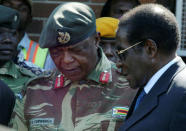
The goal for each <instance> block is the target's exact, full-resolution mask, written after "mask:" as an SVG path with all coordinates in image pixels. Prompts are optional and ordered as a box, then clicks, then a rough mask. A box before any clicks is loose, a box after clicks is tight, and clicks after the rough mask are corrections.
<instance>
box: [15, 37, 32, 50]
mask: <svg viewBox="0 0 186 131" xmlns="http://www.w3.org/2000/svg"><path fill="white" fill-rule="evenodd" d="M28 43H30V39H29V37H28V35H27V33H25V34H24V37H23V38H22V39H21V41H20V42H19V44H18V46H17V49H18V50H21V49H22V48H25V49H26V50H28V48H29V44H28Z"/></svg>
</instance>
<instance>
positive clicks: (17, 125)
mask: <svg viewBox="0 0 186 131" xmlns="http://www.w3.org/2000/svg"><path fill="white" fill-rule="evenodd" d="M25 100H26V95H25V96H24V98H22V99H18V98H17V99H16V103H15V107H14V111H13V114H12V118H11V121H10V123H9V126H10V127H12V128H14V129H16V130H17V131H28V128H27V123H26V119H25V117H24V104H25Z"/></svg>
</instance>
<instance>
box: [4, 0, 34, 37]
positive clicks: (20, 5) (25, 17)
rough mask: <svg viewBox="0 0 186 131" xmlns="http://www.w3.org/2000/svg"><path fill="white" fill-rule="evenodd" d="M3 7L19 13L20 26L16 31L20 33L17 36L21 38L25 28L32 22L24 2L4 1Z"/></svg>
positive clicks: (21, 0)
mask: <svg viewBox="0 0 186 131" xmlns="http://www.w3.org/2000/svg"><path fill="white" fill-rule="evenodd" d="M3 5H5V6H7V7H10V8H13V9H15V10H17V11H18V12H19V14H20V26H19V28H18V31H19V32H20V33H19V35H22V36H23V35H24V33H25V30H26V27H27V26H28V24H29V23H30V22H31V20H32V16H31V12H30V9H29V6H28V5H27V4H26V3H25V2H24V0H4V1H3ZM22 36H20V37H22ZM20 39H21V38H20Z"/></svg>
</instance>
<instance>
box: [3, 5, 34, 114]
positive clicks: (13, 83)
mask: <svg viewBox="0 0 186 131" xmlns="http://www.w3.org/2000/svg"><path fill="white" fill-rule="evenodd" d="M18 25H19V15H18V12H17V11H15V10H14V9H11V8H8V7H5V6H2V5H0V79H1V80H2V81H3V82H4V83H6V84H7V85H8V86H9V87H10V89H11V90H12V91H13V92H14V94H15V96H16V98H17V100H16V104H15V110H16V113H18V115H23V112H20V109H19V108H20V104H21V103H22V100H23V99H22V98H23V96H24V92H25V84H26V83H27V82H28V81H29V80H31V79H32V78H33V77H35V76H36V75H35V74H33V73H32V72H31V71H29V70H27V69H25V68H20V67H19V66H17V65H15V64H14V62H13V61H12V59H14V57H15V54H16V47H17V32H16V29H17V27H18Z"/></svg>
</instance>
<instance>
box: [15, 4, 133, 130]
mask: <svg viewBox="0 0 186 131" xmlns="http://www.w3.org/2000/svg"><path fill="white" fill-rule="evenodd" d="M99 39H100V38H99V35H98V33H96V18H95V14H94V12H93V10H92V9H91V8H90V7H89V6H87V5H85V4H82V3H78V2H68V3H65V4H61V5H59V6H58V7H57V8H56V9H54V11H53V12H52V13H51V15H50V17H49V19H48V21H47V23H46V25H45V27H44V29H43V31H42V33H41V37H40V41H39V43H40V47H42V48H49V51H50V54H51V57H52V59H53V61H54V63H55V65H56V67H57V68H58V70H59V71H60V73H59V74H56V73H53V74H51V75H47V76H45V77H39V78H36V79H34V80H32V81H30V82H29V83H28V84H27V91H26V95H25V105H24V117H23V118H20V120H22V121H19V123H16V124H17V126H18V128H20V129H21V128H23V129H27V130H37V131H38V130H45V131H83V130H89V131H95V130H98V131H100V130H102V131H109V130H110V131H114V130H117V129H118V127H119V125H120V124H121V123H122V121H123V120H124V119H125V116H126V114H127V111H128V107H129V106H130V103H131V101H132V99H133V96H134V95H135V92H136V91H135V90H131V89H130V88H129V86H128V82H127V81H125V80H124V79H120V77H119V74H118V73H117V71H116V70H117V69H116V66H115V64H114V63H113V62H111V61H109V60H108V59H107V57H106V56H105V54H104V53H103V51H102V49H101V48H100V47H99Z"/></svg>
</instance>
